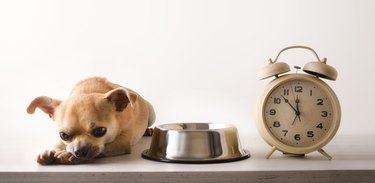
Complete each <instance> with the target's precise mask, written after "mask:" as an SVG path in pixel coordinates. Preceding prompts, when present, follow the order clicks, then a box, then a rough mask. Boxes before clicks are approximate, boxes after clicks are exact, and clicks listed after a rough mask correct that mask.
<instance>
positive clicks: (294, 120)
mask: <svg viewBox="0 0 375 183" xmlns="http://www.w3.org/2000/svg"><path fill="white" fill-rule="evenodd" d="M297 116H298V115H296V117H294V119H293V123H292V125H294V122H296V119H297Z"/></svg>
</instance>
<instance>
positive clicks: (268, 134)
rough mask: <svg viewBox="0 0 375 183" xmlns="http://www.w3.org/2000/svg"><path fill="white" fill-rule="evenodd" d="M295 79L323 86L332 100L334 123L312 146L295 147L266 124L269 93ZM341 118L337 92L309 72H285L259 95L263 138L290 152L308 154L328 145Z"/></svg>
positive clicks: (259, 126) (259, 123)
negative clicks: (276, 135) (281, 139)
mask: <svg viewBox="0 0 375 183" xmlns="http://www.w3.org/2000/svg"><path fill="white" fill-rule="evenodd" d="M294 80H305V81H309V82H312V83H314V84H316V85H317V87H319V88H321V90H322V91H323V92H324V93H326V94H327V97H328V98H329V100H330V101H331V104H332V122H331V123H332V124H331V127H330V129H329V130H328V131H326V132H325V135H324V137H322V138H321V139H320V140H319V142H317V143H316V142H315V143H314V144H312V145H311V146H306V147H295V146H291V145H287V144H285V143H283V142H282V141H280V140H279V139H278V138H276V137H275V136H274V135H273V134H272V132H271V131H270V130H269V128H268V125H267V124H266V120H265V116H264V115H265V111H264V110H265V106H266V101H267V98H268V97H269V95H270V94H271V93H272V91H273V90H274V89H276V88H277V87H278V86H280V85H282V84H284V83H286V82H290V81H294ZM340 120H341V108H340V103H339V100H338V98H337V96H336V94H335V92H334V91H333V90H332V89H331V87H330V86H329V85H328V84H326V83H325V82H324V81H322V80H321V79H319V78H317V77H314V76H310V75H307V74H285V75H283V76H280V77H277V78H276V79H274V80H272V81H271V82H270V83H269V84H268V85H267V86H266V87H265V88H264V90H263V92H262V93H261V95H260V96H259V97H258V102H257V122H256V123H257V127H258V131H259V132H260V134H261V136H262V137H263V139H264V140H265V141H266V142H267V143H268V144H269V145H270V146H273V147H275V148H276V149H277V150H279V151H282V152H285V153H290V154H307V153H310V152H313V151H316V150H319V149H321V148H322V147H324V146H325V145H327V144H328V143H329V142H330V141H331V140H332V138H333V137H334V136H335V135H336V132H337V130H338V128H339V126H340Z"/></svg>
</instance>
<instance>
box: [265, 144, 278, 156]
mask: <svg viewBox="0 0 375 183" xmlns="http://www.w3.org/2000/svg"><path fill="white" fill-rule="evenodd" d="M275 151H276V147H275V146H272V149H271V151H270V152H269V153H268V154H267V155H266V158H267V159H270V157H271V155H272V154H273V153H274V152H275Z"/></svg>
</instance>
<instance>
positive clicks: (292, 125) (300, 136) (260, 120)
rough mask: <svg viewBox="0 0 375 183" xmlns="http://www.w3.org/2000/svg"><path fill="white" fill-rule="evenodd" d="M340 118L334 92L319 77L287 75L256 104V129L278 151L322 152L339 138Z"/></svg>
mask: <svg viewBox="0 0 375 183" xmlns="http://www.w3.org/2000/svg"><path fill="white" fill-rule="evenodd" d="M340 118H341V110H340V103H339V101H338V99H337V96H336V94H335V93H334V91H333V90H332V89H331V88H330V87H329V86H328V85H327V84H326V83H325V82H323V81H322V80H320V79H319V78H318V77H314V76H311V75H307V74H286V75H282V76H280V77H278V76H277V77H276V79H274V80H273V81H271V82H270V83H269V84H268V85H267V86H266V87H265V89H264V90H263V91H262V92H261V95H260V96H259V98H258V101H257V127H258V130H259V132H260V134H261V136H262V137H263V138H264V140H265V141H266V142H267V143H268V144H269V145H271V146H272V147H273V148H272V151H271V152H270V153H269V154H268V155H267V156H266V157H267V158H269V157H270V156H271V155H272V153H273V152H274V151H275V150H279V151H281V152H284V153H290V154H307V153H310V152H313V151H319V152H320V153H322V154H323V155H324V156H326V157H327V158H328V159H331V157H330V156H329V155H328V154H327V153H326V152H325V151H323V150H322V147H323V146H325V145H326V144H327V143H328V142H329V141H330V140H331V139H332V138H333V137H334V136H335V134H336V132H337V130H338V128H339V125H340Z"/></svg>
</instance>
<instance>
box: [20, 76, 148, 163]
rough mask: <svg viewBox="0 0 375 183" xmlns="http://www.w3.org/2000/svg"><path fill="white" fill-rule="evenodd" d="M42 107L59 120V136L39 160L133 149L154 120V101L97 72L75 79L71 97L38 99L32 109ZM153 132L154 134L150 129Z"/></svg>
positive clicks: (70, 160) (63, 159) (57, 160)
mask: <svg viewBox="0 0 375 183" xmlns="http://www.w3.org/2000/svg"><path fill="white" fill-rule="evenodd" d="M36 108H39V109H40V110H42V111H43V112H45V113H46V114H48V115H49V117H50V118H51V119H52V120H53V121H55V122H56V124H57V126H58V129H59V135H60V138H61V139H60V140H59V141H58V142H57V144H56V145H55V146H54V148H53V150H47V151H45V152H42V153H40V154H39V155H38V157H37V162H38V163H39V164H42V165H49V164H79V163H85V162H87V161H88V160H91V159H94V158H96V157H108V156H116V155H122V154H129V153H130V152H131V147H132V145H134V144H136V143H137V142H138V140H140V138H141V137H142V135H143V134H145V132H149V133H150V131H148V130H151V129H147V127H149V126H151V125H152V124H153V123H154V121H155V112H154V109H153V107H152V106H151V104H150V103H149V102H147V101H146V100H145V99H143V98H142V97H141V96H140V95H139V94H137V93H136V92H134V91H132V90H130V89H128V88H125V87H122V86H120V85H117V84H114V83H111V82H109V81H107V80H106V79H104V78H100V77H92V78H88V79H85V80H83V81H81V82H79V83H77V84H76V86H75V87H74V89H73V90H72V92H71V94H70V96H69V97H68V99H66V100H64V101H61V100H56V99H52V98H50V97H46V96H40V97H37V98H35V99H34V100H33V101H32V102H31V103H30V105H29V106H28V108H27V112H28V113H29V114H33V113H34V112H35V110H36ZM149 135H150V134H149Z"/></svg>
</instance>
